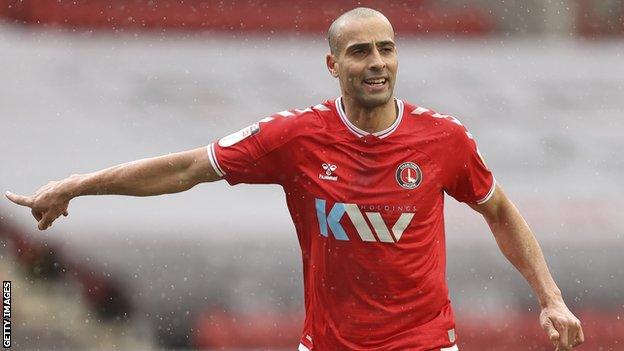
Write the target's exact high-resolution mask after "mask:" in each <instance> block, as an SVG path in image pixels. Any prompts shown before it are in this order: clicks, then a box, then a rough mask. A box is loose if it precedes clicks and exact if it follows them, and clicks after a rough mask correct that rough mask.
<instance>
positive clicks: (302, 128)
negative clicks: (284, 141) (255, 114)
mask: <svg viewBox="0 0 624 351" xmlns="http://www.w3.org/2000/svg"><path fill="white" fill-rule="evenodd" d="M325 109H327V107H326V106H325V105H323V104H319V105H315V106H311V107H306V108H294V109H290V110H284V111H280V112H276V113H274V114H273V115H271V116H269V117H266V118H264V119H263V120H262V121H265V122H267V123H270V124H272V125H273V126H274V129H278V130H279V132H280V133H281V134H283V135H284V136H288V137H289V138H294V137H297V136H300V135H305V134H308V133H310V132H313V131H316V130H318V129H319V128H322V127H323V124H324V119H323V116H322V114H323V112H325ZM275 127H277V128H275Z"/></svg>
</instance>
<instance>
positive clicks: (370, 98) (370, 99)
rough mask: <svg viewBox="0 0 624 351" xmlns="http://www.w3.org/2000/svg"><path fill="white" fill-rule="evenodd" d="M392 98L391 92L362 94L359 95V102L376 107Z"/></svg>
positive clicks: (365, 105)
mask: <svg viewBox="0 0 624 351" xmlns="http://www.w3.org/2000/svg"><path fill="white" fill-rule="evenodd" d="M391 99H392V92H387V93H383V94H376V95H364V96H361V97H360V99H359V100H360V103H361V104H362V106H364V107H378V106H383V105H385V104H387V103H388V101H390V100H391Z"/></svg>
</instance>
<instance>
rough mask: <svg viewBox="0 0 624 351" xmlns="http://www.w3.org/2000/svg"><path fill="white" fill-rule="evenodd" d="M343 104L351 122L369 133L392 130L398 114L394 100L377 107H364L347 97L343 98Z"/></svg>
mask: <svg viewBox="0 0 624 351" xmlns="http://www.w3.org/2000/svg"><path fill="white" fill-rule="evenodd" d="M342 103H343V106H344V109H345V114H346V115H347V118H348V119H349V121H350V122H351V123H353V125H355V126H356V127H358V128H360V129H361V130H363V131H366V132H367V133H376V132H380V131H382V130H385V129H388V128H390V126H391V125H392V123H394V121H395V120H396V118H397V114H398V107H397V105H396V102H395V99H394V98H392V99H390V100H388V102H386V103H385V104H383V105H379V106H375V107H363V106H361V105H359V104H357V103H356V102H355V100H353V99H351V98H348V97H346V96H343V97H342Z"/></svg>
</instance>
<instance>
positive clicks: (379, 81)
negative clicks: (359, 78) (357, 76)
mask: <svg viewBox="0 0 624 351" xmlns="http://www.w3.org/2000/svg"><path fill="white" fill-rule="evenodd" d="M364 82H366V83H367V84H383V83H385V82H386V79H385V78H381V79H367V80H365V81H364Z"/></svg>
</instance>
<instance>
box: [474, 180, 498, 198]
mask: <svg viewBox="0 0 624 351" xmlns="http://www.w3.org/2000/svg"><path fill="white" fill-rule="evenodd" d="M494 190H496V178H494V177H492V187H491V188H490V191H488V193H487V194H486V195H485V196H484V197H483V198H482V199H481V200H479V201H477V205H482V204H484V203H486V202H487V201H488V200H489V199H491V198H492V195H494Z"/></svg>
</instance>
